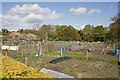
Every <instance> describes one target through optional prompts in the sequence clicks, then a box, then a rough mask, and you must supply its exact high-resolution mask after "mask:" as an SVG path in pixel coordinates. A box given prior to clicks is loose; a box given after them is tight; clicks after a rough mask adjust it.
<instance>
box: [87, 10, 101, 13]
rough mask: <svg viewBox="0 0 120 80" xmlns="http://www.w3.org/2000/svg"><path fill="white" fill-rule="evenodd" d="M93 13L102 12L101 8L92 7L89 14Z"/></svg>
mask: <svg viewBox="0 0 120 80" xmlns="http://www.w3.org/2000/svg"><path fill="white" fill-rule="evenodd" d="M92 13H101V10H100V9H91V10H90V11H89V12H88V14H92Z"/></svg>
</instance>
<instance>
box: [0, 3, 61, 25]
mask: <svg viewBox="0 0 120 80" xmlns="http://www.w3.org/2000/svg"><path fill="white" fill-rule="evenodd" d="M60 16H62V13H58V12H56V11H55V10H50V9H49V8H43V7H41V6H39V5H38V4H24V5H22V6H20V5H16V6H15V7H13V8H11V9H10V10H9V11H8V13H7V14H5V15H2V16H1V17H0V19H1V18H2V25H3V26H9V25H16V24H20V23H41V22H42V21H44V20H48V19H56V18H59V17H60Z"/></svg>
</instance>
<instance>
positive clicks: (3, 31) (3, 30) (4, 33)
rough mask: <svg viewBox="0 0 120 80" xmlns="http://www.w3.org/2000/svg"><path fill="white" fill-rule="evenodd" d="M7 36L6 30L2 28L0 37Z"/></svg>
mask: <svg viewBox="0 0 120 80" xmlns="http://www.w3.org/2000/svg"><path fill="white" fill-rule="evenodd" d="M8 34H9V31H8V29H5V28H3V29H2V35H3V36H7V35H8Z"/></svg>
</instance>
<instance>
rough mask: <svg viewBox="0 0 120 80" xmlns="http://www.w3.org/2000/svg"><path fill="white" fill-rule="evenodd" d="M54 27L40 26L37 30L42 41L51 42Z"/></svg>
mask: <svg viewBox="0 0 120 80" xmlns="http://www.w3.org/2000/svg"><path fill="white" fill-rule="evenodd" d="M54 31H55V27H54V26H52V25H42V26H41V27H40V29H39V32H40V36H41V39H42V40H51V39H52V36H53V32H54Z"/></svg>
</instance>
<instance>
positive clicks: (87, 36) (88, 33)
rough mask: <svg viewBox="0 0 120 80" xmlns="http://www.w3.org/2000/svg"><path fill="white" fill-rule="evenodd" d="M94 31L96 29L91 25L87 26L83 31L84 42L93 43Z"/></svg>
mask: <svg viewBox="0 0 120 80" xmlns="http://www.w3.org/2000/svg"><path fill="white" fill-rule="evenodd" d="M93 29H94V27H93V26H91V25H86V26H85V27H84V29H83V30H82V32H83V40H84V41H90V42H91V41H93Z"/></svg>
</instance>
